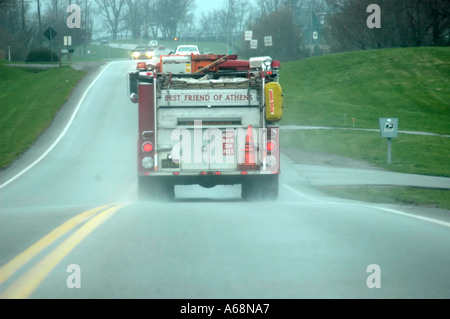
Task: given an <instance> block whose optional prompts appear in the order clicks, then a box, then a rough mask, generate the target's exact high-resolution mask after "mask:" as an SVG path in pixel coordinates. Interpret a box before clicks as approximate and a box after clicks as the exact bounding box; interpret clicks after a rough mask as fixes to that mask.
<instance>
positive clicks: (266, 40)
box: [264, 35, 272, 47]
mask: <svg viewBox="0 0 450 319" xmlns="http://www.w3.org/2000/svg"><path fill="white" fill-rule="evenodd" d="M264 45H265V46H266V47H271V46H272V36H270V35H269V36H265V37H264Z"/></svg>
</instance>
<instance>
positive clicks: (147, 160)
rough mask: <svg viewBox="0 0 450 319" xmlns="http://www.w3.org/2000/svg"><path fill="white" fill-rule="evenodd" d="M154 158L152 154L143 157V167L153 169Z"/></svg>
mask: <svg viewBox="0 0 450 319" xmlns="http://www.w3.org/2000/svg"><path fill="white" fill-rule="evenodd" d="M153 165H154V160H153V158H151V157H150V156H147V157H144V158H143V159H142V167H143V168H145V169H151V168H153Z"/></svg>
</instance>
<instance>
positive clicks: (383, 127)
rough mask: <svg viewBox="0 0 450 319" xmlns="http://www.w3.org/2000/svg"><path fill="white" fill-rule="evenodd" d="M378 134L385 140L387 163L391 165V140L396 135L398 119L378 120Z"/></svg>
mask: <svg viewBox="0 0 450 319" xmlns="http://www.w3.org/2000/svg"><path fill="white" fill-rule="evenodd" d="M378 121H379V124H380V133H381V137H383V138H387V143H388V144H387V163H388V164H391V143H392V139H393V138H396V137H397V134H398V119H397V118H380V119H379V120H378Z"/></svg>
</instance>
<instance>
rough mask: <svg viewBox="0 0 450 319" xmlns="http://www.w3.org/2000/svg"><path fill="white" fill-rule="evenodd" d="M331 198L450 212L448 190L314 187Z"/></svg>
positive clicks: (449, 191)
mask: <svg viewBox="0 0 450 319" xmlns="http://www.w3.org/2000/svg"><path fill="white" fill-rule="evenodd" d="M316 189H318V190H320V191H321V192H323V193H326V194H328V195H331V196H335V197H341V198H346V199H351V200H364V201H366V202H371V203H379V204H402V205H408V206H424V207H431V208H442V209H447V210H450V190H442V189H426V188H414V187H367V186H360V185H359V186H357V187H330V186H326V187H325V186H321V187H316Z"/></svg>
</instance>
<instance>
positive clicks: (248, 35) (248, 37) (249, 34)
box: [244, 31, 253, 41]
mask: <svg viewBox="0 0 450 319" xmlns="http://www.w3.org/2000/svg"><path fill="white" fill-rule="evenodd" d="M244 37H245V41H251V40H252V37H253V31H245V36H244Z"/></svg>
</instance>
